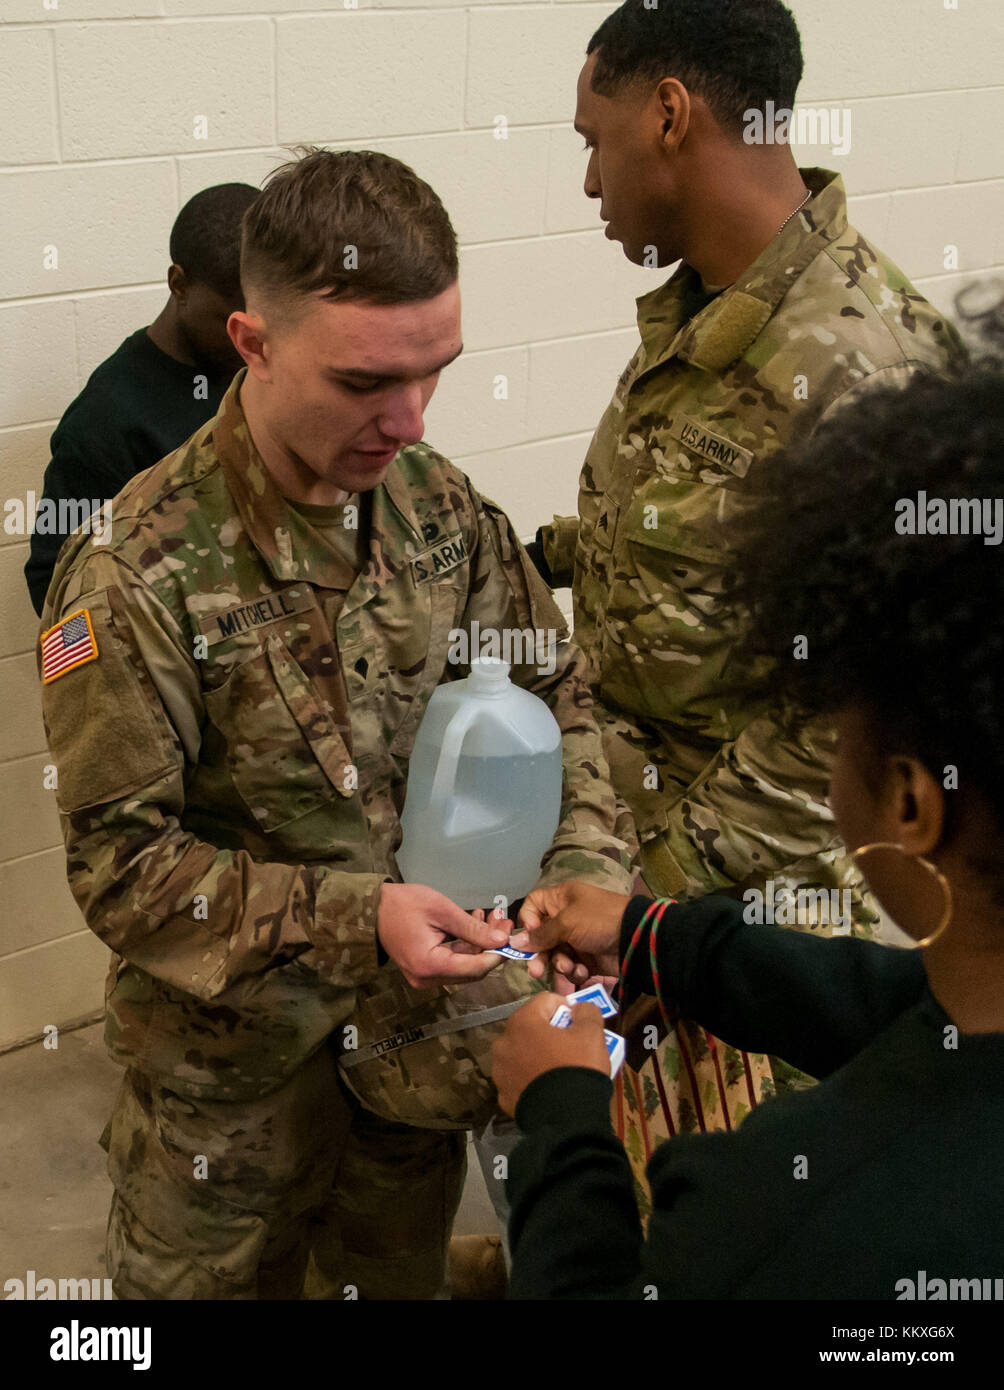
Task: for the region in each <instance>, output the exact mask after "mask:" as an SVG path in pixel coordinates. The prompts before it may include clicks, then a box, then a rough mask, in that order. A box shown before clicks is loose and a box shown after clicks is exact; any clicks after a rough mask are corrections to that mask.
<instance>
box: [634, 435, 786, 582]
mask: <svg viewBox="0 0 1004 1390" xmlns="http://www.w3.org/2000/svg"><path fill="white" fill-rule="evenodd" d="M649 452H650V455H651V459H652V462H653V463H654V464H655V472H654V473H653V474H652V475H650V476H649V477H648V478H647V480H646V481H645V482H644V483H642V484H641V486H640V487H638V488H637V489H636V491H635V494H634V496H633V498H632V499H631V504H630V506H629V508H628V511H627V514H626V516H625V520H624V535H625V538H626V539H627V540H628V541H631V542H633V543H634V545H636V546H642V547H645V549H646V551H647V552H652V551H654V552H660V553H661V555H662V557H663V558H662V559H661V560H659V561H658V566H659V567H663V566H665V564H666V563H667V561H668V560H669V557H671V556H672V555H678V556H679V557H680V558H681V560H682V561H683V562H687V561H697V562H698V563H700V564H705V565H709V564H710V565H722V564H727V563H728V553H729V549H730V547H731V544H732V542H733V541H734V539H735V538H736V536H737V535H739V534H740V533H741V530H742V527H743V524H744V522H745V521H746V519H747V518H748V517H749V516H750V515H751V514H752V513H753V512H754V511H755V510H756V508H757V507H759V505H760V504H761V502H762V500H763V498H762V486H761V483H762V479H761V477H759V476H758V475H757V473H756V471H755V470H754V473H753V474H751V475H750V476H748V477H747V476H746V475H745V474H744V475H743V476H741V477H740V476H738V475H737V474H736V473H735V472H733V471H730V469H728V468H726V467H725V466H724V465H723V464H719V463H715V462H714V461H713V460H709V459H707V458H704V457H703V456H698V455H695V454H694V453H693V452H692V451H691V450H690V449H688V448H686V447H684V446H683V445H682V444H681V443H680V442H679V441H678V440H677V439H676V438H675V437H673V436H670V435H669V434H668V433H667V434H665V435H660V436H659V437H658V438H653V439H652V441H651V443H650V450H649ZM723 457H724V455H723ZM740 466H741V465H740ZM650 558H652V559H653V560H654V559H655V556H650Z"/></svg>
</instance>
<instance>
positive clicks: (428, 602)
mask: <svg viewBox="0 0 1004 1390" xmlns="http://www.w3.org/2000/svg"><path fill="white" fill-rule="evenodd" d="M469 583H470V581H469V576H468V572H467V569H466V567H464V568H462V569H460V570H458V571H455V572H454V573H452V574H448V575H445V576H444V577H443V578H442V579H439V580H436V581H434V582H433V583H431V584H425V585H422V586H421V588H422V600H421V606H420V607H419V608H418V610H417V611H413V614H412V621H411V622H410V624H409V627H410V631H409V634H408V638H409V641H410V642H411V643H412V644H413V648H412V649H413V652H414V659H411V655H410V654H409V655H408V656H407V657H403V658H402V655H401V654H397V653H396V654H395V655H397V662H398V664H397V665H396V667H395V669H393V670H392V671H391V672H390V679H391V682H392V685H393V696H394V698H393V700H392V701H389V702H388V709H387V719H388V725H387V737H388V740H389V742H388V751H389V753H390V755H391V757H394V758H405V759H407V758H410V756H411V750H412V748H413V746H414V743H415V735H416V734H417V732H418V726H419V724H420V723H421V722H422V716H423V715H424V714H425V710H426V706H427V705H428V703H429V700H430V699H431V698H432V692H433V691H434V690H435V689H436V687H437V685H440V684H441V683H442V682H443V680H444V679H449V673H450V671H451V670H452V672H453V673H454V674H456V675H459V674H460V672H459V671H458V670H457V668H456V666H452V667H451V666H450V665H449V662H450V653H451V651H452V650H453V643H452V642H451V640H450V633H451V632H452V631H453V630H454V629H455V628H456V626H457V624H458V622H459V619H460V615H461V614H462V613H463V611H464V603H465V600H466V598H467V594H468V588H469ZM398 721H399V722H398ZM395 723H396V727H394V724H395Z"/></svg>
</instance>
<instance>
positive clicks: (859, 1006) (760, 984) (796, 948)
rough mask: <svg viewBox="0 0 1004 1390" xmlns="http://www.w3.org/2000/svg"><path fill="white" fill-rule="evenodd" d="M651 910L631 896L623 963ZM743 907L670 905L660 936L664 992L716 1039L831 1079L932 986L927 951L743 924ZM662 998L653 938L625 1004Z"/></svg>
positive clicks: (730, 902) (636, 966) (641, 951)
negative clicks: (658, 995) (651, 952)
mask: <svg viewBox="0 0 1004 1390" xmlns="http://www.w3.org/2000/svg"><path fill="white" fill-rule="evenodd" d="M650 905H651V903H650V900H649V899H646V898H642V897H637V898H632V899H631V902H630V903H629V904H628V906H627V908H626V910H625V913H624V917H623V919H622V925H621V959H622V960H623V956H624V952H625V951H626V949H627V945H628V943H629V942H630V940H631V936H632V934H633V932H634V929H635V927H636V926H637V924H638V923H639V922H640V921H641V919H642V917H643V916H644V913H645V910H646V909H647V908H648V907H649V906H650ZM743 912H744V907H743V904H742V903H740V902H737V901H736V900H735V899H733V898H725V897H721V896H719V895H717V894H709V896H707V897H705V898H697V899H695V900H694V901H692V902H686V903H676V904H671V905H669V906H667V908H666V910H665V912H664V913H663V915H662V921H661V924H660V926H659V928H658V931H657V933H656V945H657V961H658V968H659V985H660V991H661V994H662V998H663V1000H664V1002H666V1003H667V1005H668V1004H669V1003H670V1002H672V1003H673V1004H674V1005H675V1006H676V1007H677V1008H678V1010H679V1013H680V1014H681V1015H682V1016H684V1017H685V1018H691V1019H693V1020H694V1021H695V1022H696V1023H699V1024H701V1026H702V1027H704V1028H707V1029H708V1030H709V1032H712V1033H714V1034H715V1036H716V1037H719V1038H722V1039H723V1040H724V1041H725V1042H727V1043H730V1044H731V1045H732V1046H733V1047H738V1048H743V1049H744V1050H745V1051H747V1052H766V1053H770V1054H772V1055H774V1056H776V1057H781V1058H783V1059H784V1060H785V1061H786V1062H789V1063H790V1064H791V1065H792V1066H794V1067H797V1068H798V1069H799V1070H800V1071H804V1072H808V1074H809V1075H810V1076H815V1077H823V1076H828V1075H829V1074H830V1072H832V1071H835V1070H836V1069H837V1068H838V1067H841V1066H843V1065H844V1063H845V1062H847V1061H849V1060H850V1058H851V1057H853V1056H855V1055H856V1054H857V1053H858V1052H860V1051H861V1049H862V1048H863V1047H865V1046H867V1044H868V1043H870V1042H871V1041H872V1039H873V1038H875V1037H877V1035H878V1034H879V1033H881V1032H883V1031H884V1030H885V1029H886V1028H887V1027H888V1026H889V1024H890V1023H892V1022H893V1020H894V1019H895V1018H897V1017H898V1016H899V1015H900V1014H901V1013H903V1011H904V1010H905V1009H908V1008H909V1007H910V1006H911V1005H913V1004H915V1003H916V1002H917V1001H918V999H919V998H920V997H921V995H922V994H923V993H924V990H925V989H926V986H927V975H926V973H925V971H924V966H923V963H922V961H921V959H920V952H919V951H909V950H905V951H904V950H898V949H896V948H894V947H889V946H881V945H878V944H877V943H875V942H872V941H861V940H857V939H855V938H852V937H818V936H812V935H811V934H810V933H808V932H799V931H793V930H788V929H785V928H784V927H776V926H760V925H757V924H751V923H748V922H746V921H745V919H744V917H743ZM640 993H645V994H654V993H655V984H654V982H653V979H652V970H651V964H650V956H649V939H648V930H646V931H645V933H644V936H643V939H642V940H641V941H640V942H639V944H638V947H637V949H636V950H635V952H634V955H633V957H632V960H631V962H630V965H629V968H628V974H627V977H626V978H625V981H624V1003H627V1002H628V1000H629V999H630V998H631V997H633V996H635V995H637V994H640Z"/></svg>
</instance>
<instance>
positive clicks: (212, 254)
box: [170, 183, 259, 301]
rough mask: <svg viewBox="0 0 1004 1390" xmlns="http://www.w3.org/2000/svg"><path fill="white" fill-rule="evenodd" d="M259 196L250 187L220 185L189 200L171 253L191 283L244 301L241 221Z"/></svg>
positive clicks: (178, 220) (174, 233) (176, 224)
mask: <svg viewBox="0 0 1004 1390" xmlns="http://www.w3.org/2000/svg"><path fill="white" fill-rule="evenodd" d="M258 194H259V190H258V189H257V188H255V187H254V186H253V184H250V183H218V184H214V185H213V187H212V188H204V189H203V190H202V192H201V193H196V195H195V197H194V198H189V200H188V202H187V203H186V204H185V206H184V207H183V208H182V209H181V211H180V212H179V213H178V216H177V217H176V218H175V220H174V226H173V227H172V228H171V241H170V252H171V260H172V262H173V263H174V264H175V265H180V266H181V268H182V270H183V271H184V272H185V275H186V276H187V277H188V279H189V280H190V281H192V282H193V283H198V284H200V285H208V286H209V288H210V289H211V290H215V291H216V292H217V294H221V295H223V296H224V298H226V299H230V300H235V301H236V300H238V299H239V298H240V293H241V278H240V261H241V219H242V218H243V216H244V214H245V212H247V210H248V208H249V207H250V206H251V204H252V203H253V202H254V200H255V199H256V198H257V197H258Z"/></svg>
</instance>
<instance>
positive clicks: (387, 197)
mask: <svg viewBox="0 0 1004 1390" xmlns="http://www.w3.org/2000/svg"><path fill="white" fill-rule="evenodd" d="M291 152H292V153H293V154H294V155H296V156H297V157H296V158H294V159H293V160H291V161H290V162H289V163H287V164H283V165H281V166H280V167H279V168H278V169H275V170H273V172H272V173H271V174H270V175H269V177H268V179H267V181H266V183H265V186H264V189H263V191H262V192H261V194H260V195H259V197H258V198H257V199H256V201H255V202H254V204H253V205H252V206H251V207H250V208H249V209H248V211H247V213H246V214H245V217H244V229H243V237H242V242H241V284H242V286H243V289H244V294H245V297H246V298H248V297H250V296H256V297H257V298H258V299H259V300H260V301H263V302H264V304H265V305H267V306H268V310H269V312H270V313H271V314H273V316H274V318H276V319H278V318H279V317H281V318H283V319H284V320H288V319H290V318H295V317H298V316H299V309H300V306H302V305H303V304H305V303H306V302H307V298H308V296H314V295H318V294H319V295H321V296H322V297H323V298H326V299H330V300H338V301H342V300H367V301H369V302H371V303H374V304H404V303H410V302H413V301H416V300H422V299H432V298H434V297H435V296H436V295H438V294H441V293H442V292H443V291H444V290H445V289H448V288H449V286H450V285H452V284H453V283H454V281H455V280H456V279H457V275H458V272H459V265H458V259H457V237H456V233H455V231H454V230H453V225H452V223H451V222H450V219H449V216H448V215H447V212H446V209H445V208H444V207H443V204H442V203H441V202H440V200H439V197H438V196H437V195H436V193H435V192H434V191H433V190H432V189H431V188H430V187H429V185H428V184H427V183H426V182H425V181H424V180H423V179H420V178H419V177H418V175H417V174H416V173H415V172H414V170H412V169H409V167H408V166H407V164H403V163H402V162H401V161H400V160H399V159H393V158H391V156H390V155H385V154H377V153H375V152H374V151H372V150H340V151H332V150H323V149H318V148H316V147H314V146H298V147H296V148H295V149H293V150H292V151H291Z"/></svg>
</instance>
